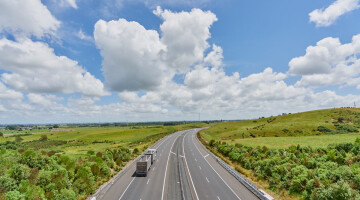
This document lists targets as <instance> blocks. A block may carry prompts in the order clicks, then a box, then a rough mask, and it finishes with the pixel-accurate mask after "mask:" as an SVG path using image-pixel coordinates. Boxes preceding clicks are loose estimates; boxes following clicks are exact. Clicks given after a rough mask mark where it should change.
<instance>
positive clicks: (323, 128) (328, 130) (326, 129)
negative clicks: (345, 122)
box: [317, 126, 332, 133]
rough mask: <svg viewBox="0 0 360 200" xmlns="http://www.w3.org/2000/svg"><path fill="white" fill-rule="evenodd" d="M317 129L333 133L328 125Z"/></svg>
mask: <svg viewBox="0 0 360 200" xmlns="http://www.w3.org/2000/svg"><path fill="white" fill-rule="evenodd" d="M317 131H319V132H322V133H331V132H332V130H331V129H330V128H328V127H326V126H318V128H317Z"/></svg>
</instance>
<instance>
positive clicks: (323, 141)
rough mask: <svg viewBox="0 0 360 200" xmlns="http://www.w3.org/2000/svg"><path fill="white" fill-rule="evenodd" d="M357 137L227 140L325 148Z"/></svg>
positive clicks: (250, 144)
mask: <svg viewBox="0 0 360 200" xmlns="http://www.w3.org/2000/svg"><path fill="white" fill-rule="evenodd" d="M202 136H203V137H204V138H205V139H206V140H208V141H210V140H211V139H212V138H211V137H209V135H207V134H202ZM356 138H360V134H359V133H349V134H341V135H321V136H303V137H260V138H245V139H235V140H230V141H226V142H227V143H229V144H236V143H240V144H243V145H247V146H252V147H256V146H267V147H271V148H286V147H289V146H292V145H298V144H299V145H301V146H308V145H309V146H311V147H320V148H325V147H327V146H328V145H329V144H338V143H346V142H354V141H355V140H356Z"/></svg>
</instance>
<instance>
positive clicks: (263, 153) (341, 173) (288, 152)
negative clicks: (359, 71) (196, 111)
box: [198, 108, 360, 199]
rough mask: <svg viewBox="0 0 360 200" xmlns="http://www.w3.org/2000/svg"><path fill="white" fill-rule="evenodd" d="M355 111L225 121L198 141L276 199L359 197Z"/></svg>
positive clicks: (359, 124) (359, 119)
mask: <svg viewBox="0 0 360 200" xmlns="http://www.w3.org/2000/svg"><path fill="white" fill-rule="evenodd" d="M358 128H360V109H346V108H344V109H327V110H316V111H310V112H304V113H297V114H290V115H283V116H276V117H270V118H262V119H256V120H247V121H238V122H225V123H219V124H217V125H214V126H212V127H211V128H209V129H206V130H203V131H201V133H200V134H198V137H199V138H200V140H202V142H203V143H204V144H205V145H206V146H207V147H208V148H209V149H210V150H211V151H213V152H214V153H215V154H217V155H218V156H219V157H221V158H222V159H223V160H225V161H226V162H227V163H229V164H230V165H232V166H233V167H234V168H235V169H236V170H237V171H239V172H240V173H242V174H244V175H245V176H247V177H248V178H249V179H251V180H252V181H253V182H255V183H257V184H258V185H259V186H260V187H261V188H263V189H266V190H267V191H270V193H271V194H272V195H273V196H274V197H276V199H358V198H360V195H359V189H360V162H359V161H360V155H359V153H360V151H359V150H360V140H359V139H356V138H357V137H360V134H359V133H358Z"/></svg>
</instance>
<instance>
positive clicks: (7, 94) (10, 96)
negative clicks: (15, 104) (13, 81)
mask: <svg viewBox="0 0 360 200" xmlns="http://www.w3.org/2000/svg"><path fill="white" fill-rule="evenodd" d="M22 98H23V94H22V93H21V92H17V91H14V90H11V89H9V88H7V87H6V86H5V85H4V84H3V83H2V82H0V100H16V99H18V100H19V99H22Z"/></svg>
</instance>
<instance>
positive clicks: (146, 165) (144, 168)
mask: <svg viewBox="0 0 360 200" xmlns="http://www.w3.org/2000/svg"><path fill="white" fill-rule="evenodd" d="M150 167H151V155H142V156H141V157H140V158H139V160H138V161H137V163H136V176H138V175H144V176H147V173H148V171H149V169H150Z"/></svg>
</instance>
